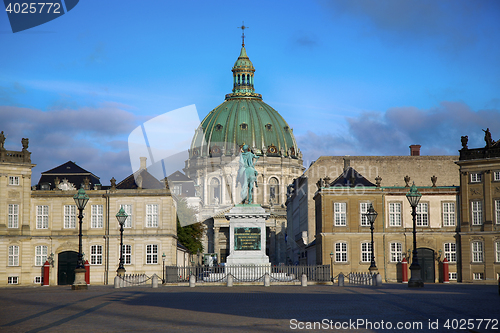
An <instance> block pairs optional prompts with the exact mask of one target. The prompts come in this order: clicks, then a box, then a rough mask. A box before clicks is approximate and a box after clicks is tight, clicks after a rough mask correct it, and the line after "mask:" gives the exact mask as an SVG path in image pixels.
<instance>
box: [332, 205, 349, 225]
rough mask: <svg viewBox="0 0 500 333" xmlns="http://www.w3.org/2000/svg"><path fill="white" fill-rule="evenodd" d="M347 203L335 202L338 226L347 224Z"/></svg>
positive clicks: (336, 223)
mask: <svg viewBox="0 0 500 333" xmlns="http://www.w3.org/2000/svg"><path fill="white" fill-rule="evenodd" d="M346 211H347V204H346V203H345V202H335V203H334V215H335V217H334V219H335V225H336V226H343V225H346V224H347V217H346Z"/></svg>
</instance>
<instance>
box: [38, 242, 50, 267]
mask: <svg viewBox="0 0 500 333" xmlns="http://www.w3.org/2000/svg"><path fill="white" fill-rule="evenodd" d="M46 261H47V246H45V245H39V246H37V247H35V266H43V264H45V262H46Z"/></svg>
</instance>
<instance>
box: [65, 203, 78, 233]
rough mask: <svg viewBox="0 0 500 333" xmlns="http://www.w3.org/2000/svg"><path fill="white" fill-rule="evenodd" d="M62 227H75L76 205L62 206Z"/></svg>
mask: <svg viewBox="0 0 500 333" xmlns="http://www.w3.org/2000/svg"><path fill="white" fill-rule="evenodd" d="M64 228H65V229H71V228H73V229H74V228H76V206H75V205H65V206H64Z"/></svg>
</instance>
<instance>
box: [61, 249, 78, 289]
mask: <svg viewBox="0 0 500 333" xmlns="http://www.w3.org/2000/svg"><path fill="white" fill-rule="evenodd" d="M77 261H78V252H75V251H66V252H61V253H59V254H58V256H57V284H58V285H68V284H73V282H75V268H76V262H77Z"/></svg>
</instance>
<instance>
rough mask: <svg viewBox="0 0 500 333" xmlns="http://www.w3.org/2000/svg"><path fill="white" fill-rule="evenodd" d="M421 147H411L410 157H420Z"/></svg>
mask: <svg viewBox="0 0 500 333" xmlns="http://www.w3.org/2000/svg"><path fill="white" fill-rule="evenodd" d="M420 147H422V146H421V145H411V146H410V156H420Z"/></svg>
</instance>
